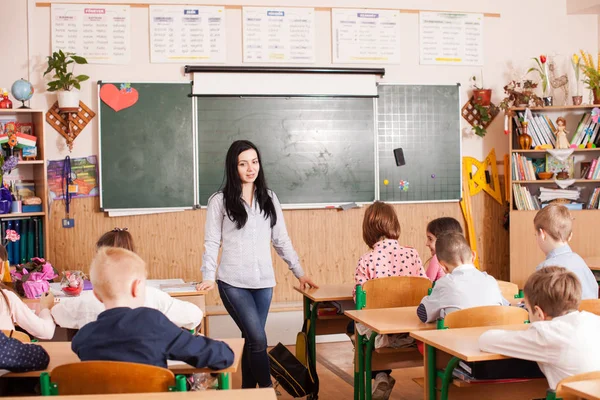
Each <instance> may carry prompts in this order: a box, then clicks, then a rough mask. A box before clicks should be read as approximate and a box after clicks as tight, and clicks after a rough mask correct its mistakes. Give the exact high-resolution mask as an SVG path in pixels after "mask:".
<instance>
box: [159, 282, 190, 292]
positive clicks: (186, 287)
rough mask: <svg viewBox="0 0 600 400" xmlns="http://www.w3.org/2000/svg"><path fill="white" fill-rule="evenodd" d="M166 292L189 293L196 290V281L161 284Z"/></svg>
mask: <svg viewBox="0 0 600 400" xmlns="http://www.w3.org/2000/svg"><path fill="white" fill-rule="evenodd" d="M159 288H160V290H162V291H163V292H166V293H188V292H196V282H190V283H164V284H162V285H160V286H159Z"/></svg>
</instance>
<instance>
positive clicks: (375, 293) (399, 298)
mask: <svg viewBox="0 0 600 400" xmlns="http://www.w3.org/2000/svg"><path fill="white" fill-rule="evenodd" d="M429 288H431V281H430V280H429V279H427V278H420V277H416V276H389V277H387V278H378V279H371V280H370V281H367V282H365V283H364V284H363V285H362V290H363V291H364V292H365V293H366V303H365V304H364V306H363V307H361V308H365V309H371V308H392V307H413V306H418V305H419V304H420V303H421V300H423V297H425V296H427V291H428V290H429ZM358 306H359V305H358V304H357V307H358Z"/></svg>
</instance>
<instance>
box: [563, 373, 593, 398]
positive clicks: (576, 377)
mask: <svg viewBox="0 0 600 400" xmlns="http://www.w3.org/2000/svg"><path fill="white" fill-rule="evenodd" d="M592 379H600V371H593V372H585V373H583V374H578V375H573V376H569V377H567V378H565V379H563V380H561V381H560V382H558V385H556V398H557V399H558V398H559V399H562V400H577V399H579V397H578V396H574V395H571V394H566V393H564V391H563V390H562V385H563V384H564V383H569V382H579V381H588V380H592Z"/></svg>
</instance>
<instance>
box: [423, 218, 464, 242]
mask: <svg viewBox="0 0 600 400" xmlns="http://www.w3.org/2000/svg"><path fill="white" fill-rule="evenodd" d="M427 232H429V233H431V234H432V235H433V236H435V237H436V238H437V237H438V236H440V235H441V234H443V233H447V232H458V233H460V234H461V235H462V234H464V232H463V229H462V227H461V226H460V222H458V221H457V220H455V219H454V218H452V217H442V218H436V219H434V220H433V221H431V222H429V223H428V224H427Z"/></svg>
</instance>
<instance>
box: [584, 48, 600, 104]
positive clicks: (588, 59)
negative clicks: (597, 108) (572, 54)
mask: <svg viewBox="0 0 600 400" xmlns="http://www.w3.org/2000/svg"><path fill="white" fill-rule="evenodd" d="M579 53H580V54H581V59H582V60H583V64H582V65H581V71H582V72H583V76H584V77H585V78H584V79H583V83H585V84H586V85H587V88H588V89H590V91H591V93H592V95H593V96H594V104H600V71H598V69H599V68H600V54H598V67H595V66H594V59H593V58H592V55H591V54H590V53H586V52H585V51H583V50H579Z"/></svg>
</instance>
